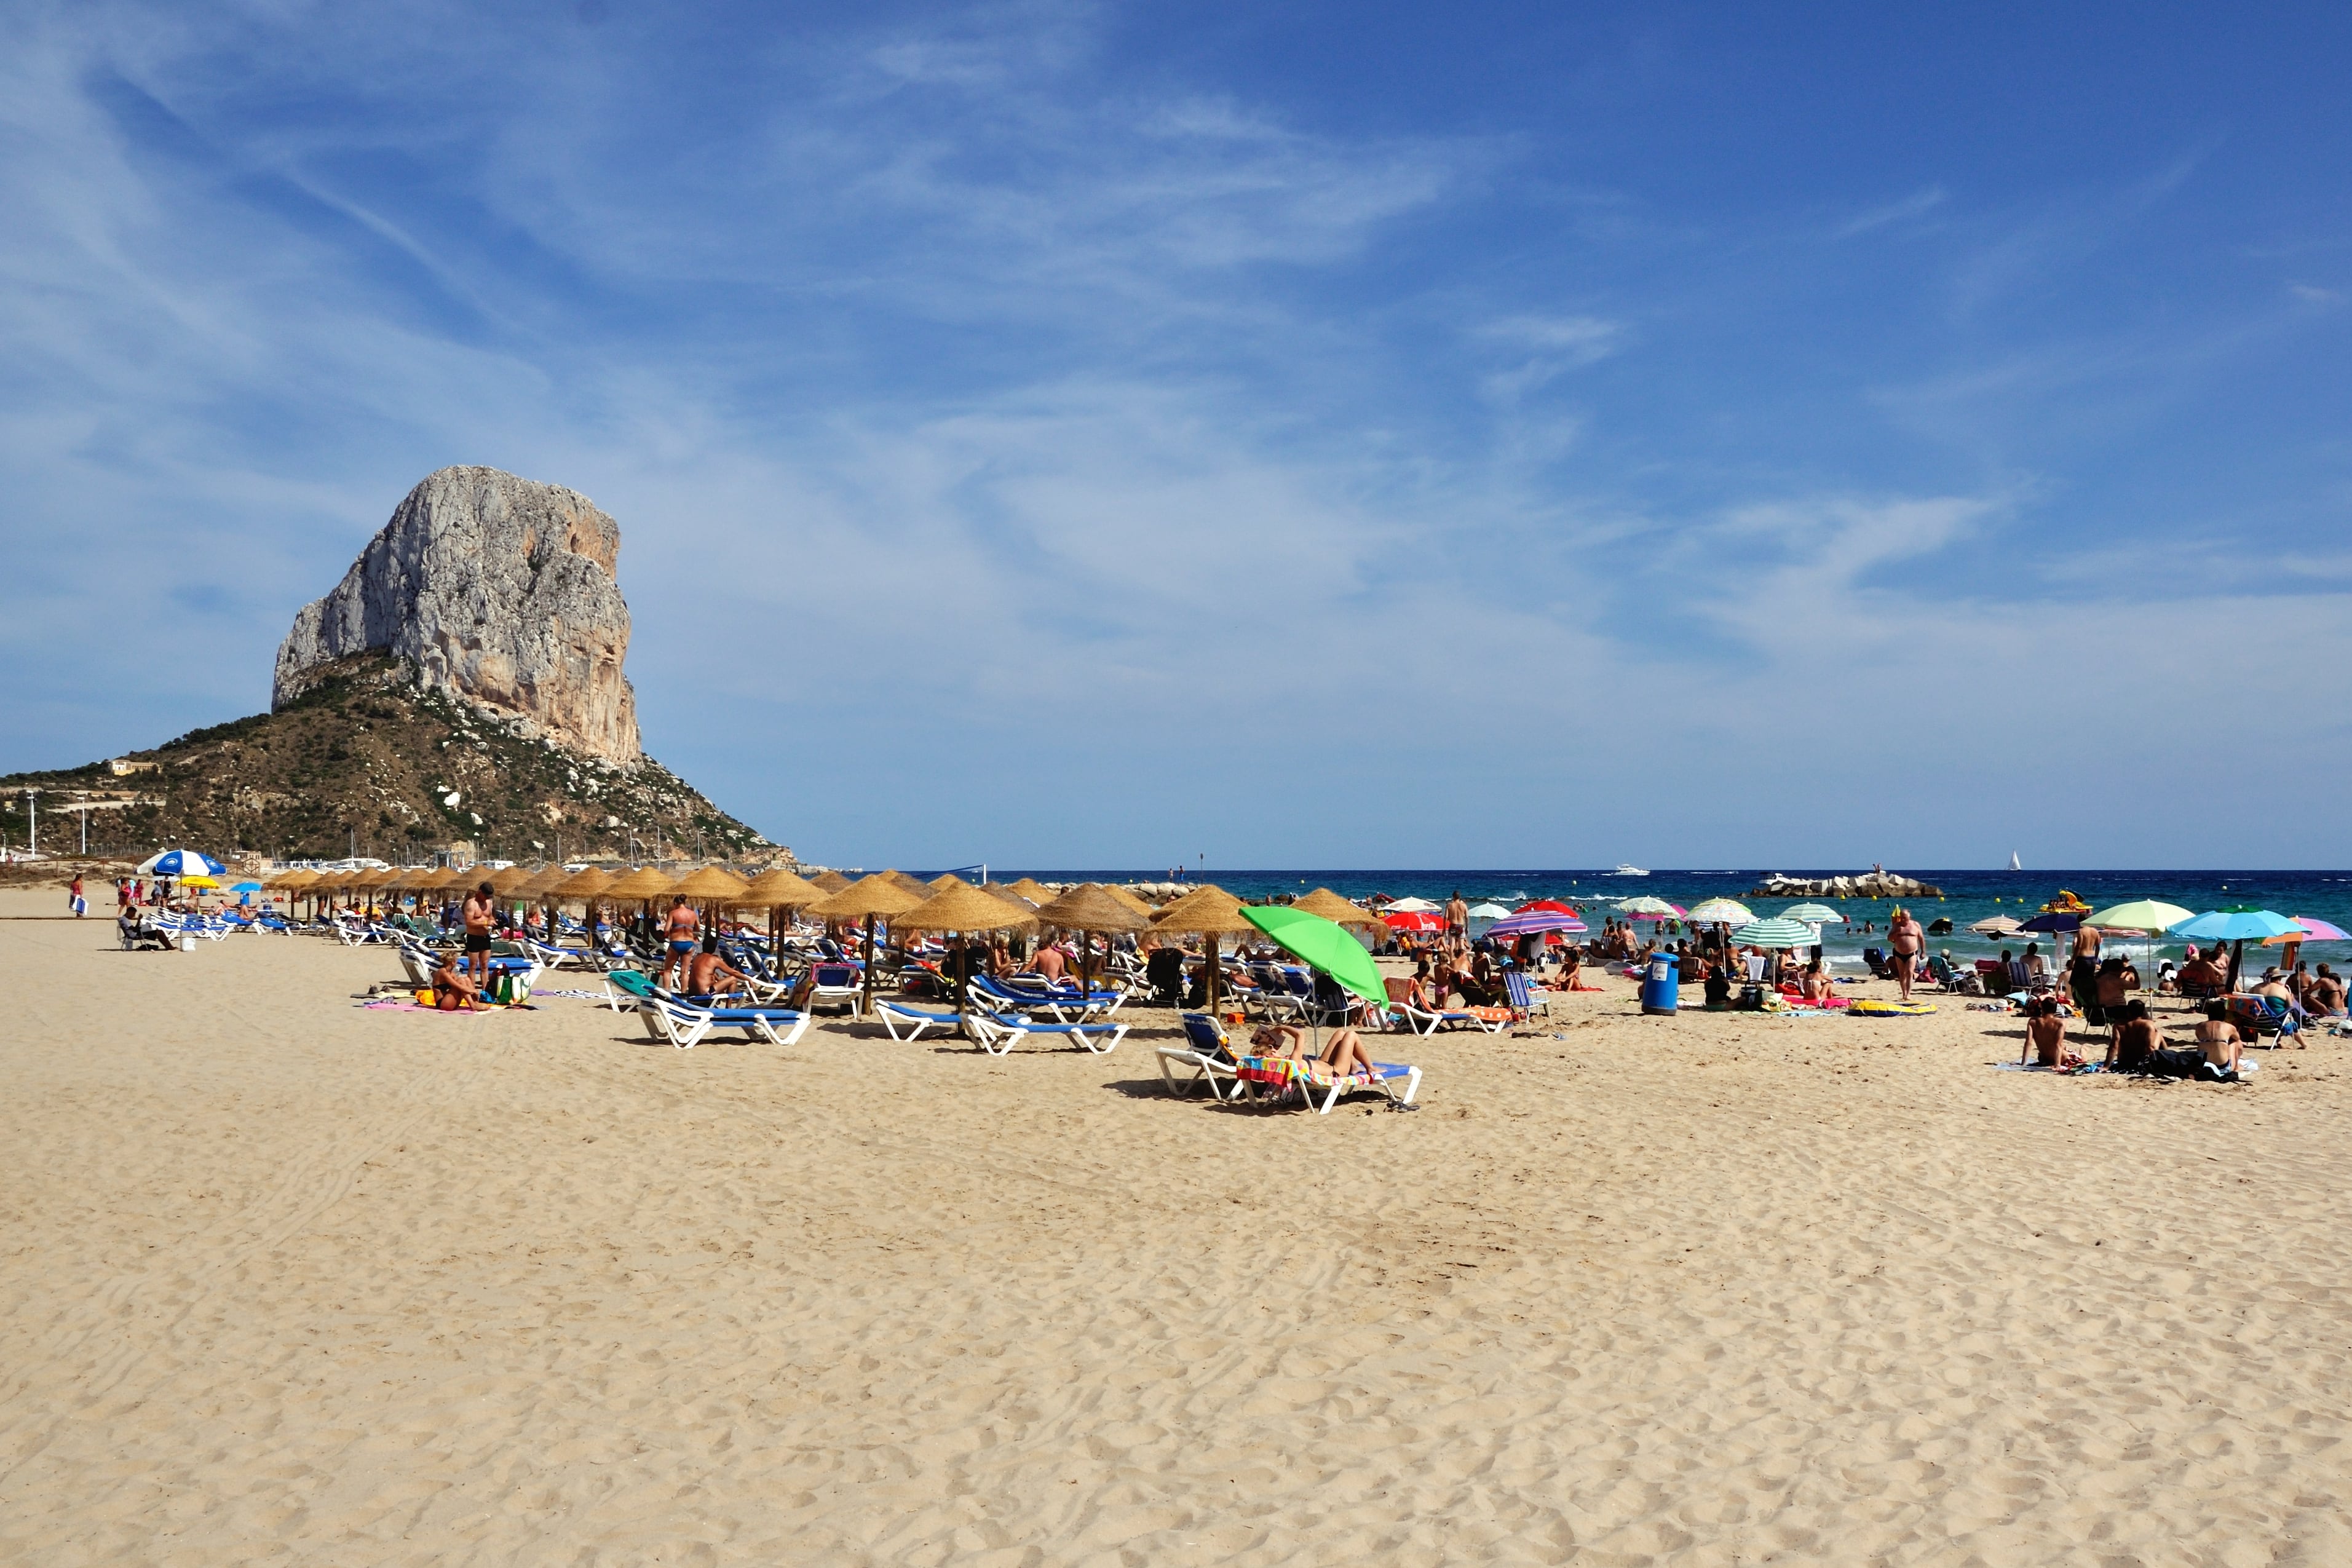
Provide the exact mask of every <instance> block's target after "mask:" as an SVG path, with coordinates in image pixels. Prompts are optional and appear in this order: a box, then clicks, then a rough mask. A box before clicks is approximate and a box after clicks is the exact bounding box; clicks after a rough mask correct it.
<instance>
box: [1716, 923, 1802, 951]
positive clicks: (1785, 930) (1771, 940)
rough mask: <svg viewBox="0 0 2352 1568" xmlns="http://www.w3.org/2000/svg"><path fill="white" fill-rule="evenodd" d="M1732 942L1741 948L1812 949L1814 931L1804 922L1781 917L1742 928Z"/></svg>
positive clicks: (1732, 938)
mask: <svg viewBox="0 0 2352 1568" xmlns="http://www.w3.org/2000/svg"><path fill="white" fill-rule="evenodd" d="M1731 940H1732V941H1733V942H1737V943H1738V944H1739V945H1740V946H1741V947H1811V946H1812V945H1813V942H1814V931H1813V928H1812V927H1811V926H1809V925H1807V924H1806V923H1805V922H1804V921H1792V920H1790V919H1789V918H1788V917H1787V916H1786V915H1780V916H1776V917H1775V918H1773V919H1771V920H1769V921H1751V922H1749V923H1748V924H1747V925H1744V926H1741V927H1739V928H1738V930H1737V931H1733V932H1732V933H1731Z"/></svg>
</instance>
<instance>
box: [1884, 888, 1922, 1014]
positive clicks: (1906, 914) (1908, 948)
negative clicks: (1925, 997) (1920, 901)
mask: <svg viewBox="0 0 2352 1568" xmlns="http://www.w3.org/2000/svg"><path fill="white" fill-rule="evenodd" d="M1886 934H1887V945H1888V946H1890V947H1892V948H1893V949H1894V950H1895V984H1896V985H1898V986H1900V987H1901V988H1902V992H1903V1000H1905V1001H1906V1002H1908V1001H1909V1000H1911V982H1912V981H1913V980H1914V979H1916V977H1917V975H1918V970H1919V954H1920V953H1922V952H1925V951H1927V932H1926V931H1922V930H1920V929H1919V922H1918V921H1916V920H1914V919H1912V918H1911V911H1910V910H1906V909H1905V908H1904V907H1903V906H1902V905H1900V904H1897V905H1895V917H1894V919H1892V920H1890V921H1887V922H1886Z"/></svg>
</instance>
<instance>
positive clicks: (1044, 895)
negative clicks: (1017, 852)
mask: <svg viewBox="0 0 2352 1568" xmlns="http://www.w3.org/2000/svg"><path fill="white" fill-rule="evenodd" d="M1012 886H1013V891H1014V892H1016V893H1018V894H1020V895H1021V896H1022V897H1023V898H1024V899H1026V900H1029V901H1030V902H1031V903H1033V904H1045V903H1051V902H1052V901H1053V899H1054V889H1051V888H1049V887H1047V886H1045V883H1043V882H1041V881H1039V880H1037V879H1035V878H1034V877H1024V878H1022V879H1020V880H1019V881H1017V882H1015V883H1013V885H1012Z"/></svg>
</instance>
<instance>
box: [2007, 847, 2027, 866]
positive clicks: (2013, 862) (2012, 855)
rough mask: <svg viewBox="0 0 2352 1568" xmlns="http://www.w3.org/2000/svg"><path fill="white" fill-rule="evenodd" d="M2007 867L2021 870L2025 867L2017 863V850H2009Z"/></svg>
mask: <svg viewBox="0 0 2352 1568" xmlns="http://www.w3.org/2000/svg"><path fill="white" fill-rule="evenodd" d="M2009 868H2010V869H2011V870H2012V871H2022V870H2024V869H2025V868H2024V867H2022V866H2021V865H2019V864H2018V863H2017V851H2016V850H2014V849H2012V850H2011V851H2010V852H2009Z"/></svg>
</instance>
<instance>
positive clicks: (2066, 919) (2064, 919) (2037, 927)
mask: <svg viewBox="0 0 2352 1568" xmlns="http://www.w3.org/2000/svg"><path fill="white" fill-rule="evenodd" d="M2082 926H2083V917H2082V916H2080V915H2078V914H2074V913H2073V912H2071V911H2068V910H2051V911H2050V912H2049V913H2047V914H2040V915H2036V916H2034V917H2033V918H2032V920H2030V921H2026V922H2024V923H2023V924H2022V925H2021V926H2019V927H2018V928H2017V929H2018V930H2020V931H2042V932H2045V933H2046V932H2050V931H2080V930H2081V929H2082Z"/></svg>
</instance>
